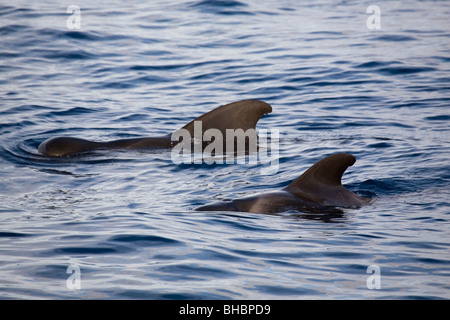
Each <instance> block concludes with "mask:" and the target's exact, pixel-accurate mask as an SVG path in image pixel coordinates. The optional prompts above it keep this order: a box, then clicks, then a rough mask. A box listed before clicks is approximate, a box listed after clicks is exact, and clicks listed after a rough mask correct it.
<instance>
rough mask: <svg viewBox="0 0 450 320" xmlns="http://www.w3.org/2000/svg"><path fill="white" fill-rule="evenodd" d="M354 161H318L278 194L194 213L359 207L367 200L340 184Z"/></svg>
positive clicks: (346, 156)
mask: <svg viewBox="0 0 450 320" xmlns="http://www.w3.org/2000/svg"><path fill="white" fill-rule="evenodd" d="M355 161H356V158H355V157H354V156H353V155H351V154H348V153H338V154H334V155H331V156H328V157H326V158H323V159H322V160H320V161H318V162H317V163H316V164H314V165H313V166H312V167H310V168H309V169H308V170H306V171H305V172H304V173H303V174H302V175H301V176H300V177H298V178H297V179H296V180H295V181H294V182H292V183H291V184H290V185H288V186H287V187H286V188H284V189H282V190H280V191H275V192H268V193H262V194H257V195H253V196H249V197H245V198H240V199H235V200H233V201H229V202H217V203H213V204H210V205H205V206H202V207H199V208H197V209H196V210H197V211H241V212H253V213H278V212H283V211H288V210H297V211H300V212H314V211H317V210H318V209H325V208H334V207H360V206H362V205H364V204H366V203H368V202H369V201H370V199H368V198H363V197H360V196H358V195H356V194H355V193H353V192H351V191H350V190H348V189H346V188H345V187H344V186H342V184H341V178H342V175H343V174H344V172H345V170H346V169H347V168H348V167H349V166H352V165H353V164H354V163H355Z"/></svg>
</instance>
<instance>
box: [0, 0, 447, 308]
mask: <svg viewBox="0 0 450 320" xmlns="http://www.w3.org/2000/svg"><path fill="white" fill-rule="evenodd" d="M73 4H75V5H77V6H78V7H79V8H80V14H81V15H80V25H79V27H80V28H79V29H70V28H71V27H73V26H74V25H73V24H70V23H69V24H68V19H73V18H74V16H73V13H72V11H69V13H67V8H68V7H69V6H70V5H73ZM376 4H377V5H378V6H379V8H380V12H381V15H380V17H379V18H380V28H379V29H372V28H371V25H370V24H369V26H368V25H367V20H368V19H369V18H370V17H371V13H367V11H366V10H367V7H368V6H369V4H367V3H365V2H361V1H330V0H323V1H291V0H283V1H280V0H263V1H256V0H240V1H236V0H215V1H213V0H203V1H198V0H190V1H178V0H177V1H174V0H172V1H168V0H164V1H158V0H155V1H153V0H152V1H144V0H139V1H130V2H128V1H113V2H110V1H100V2H96V1H84V0H77V1H72V0H71V1H50V0H47V1H38V2H31V1H25V0H20V1H12V2H8V3H6V2H3V3H2V4H1V5H0V97H1V102H0V142H1V143H0V298H2V299H42V298H43V299H83V298H92V299H139V298H141V299H372V298H376V299H449V298H450V224H449V220H450V210H449V200H448V199H449V196H450V174H449V173H450V163H449V158H450V135H449V121H450V111H449V110H450V109H449V105H450V104H449V99H450V98H449V97H450V90H449V89H450V73H449V72H450V20H449V16H450V15H449V14H450V6H449V5H448V2H447V1H418V0H411V1H377V3H376ZM71 21H72V22H73V21H74V20H69V22H71ZM242 99H261V100H264V101H266V102H268V103H270V104H271V105H272V106H273V112H272V114H270V115H268V116H265V117H263V118H262V119H261V120H260V121H259V122H258V128H260V129H278V130H279V132H280V146H279V156H278V157H277V159H278V160H279V169H278V171H277V172H276V173H274V174H271V175H263V174H261V165H260V164H249V163H245V164H233V165H231V164H223V165H220V164H213V165H208V164H205V163H203V164H182V165H177V164H174V163H173V161H172V158H171V153H170V151H169V150H153V151H151V150H149V151H143V150H140V151H129V152H121V151H115V152H98V153H93V154H88V155H84V156H80V157H73V158H50V157H46V156H42V155H40V154H39V153H38V152H37V147H38V145H39V144H40V143H41V142H42V141H44V140H45V139H47V138H50V137H53V136H61V135H62V136H76V137H83V138H88V139H92V140H99V141H106V140H110V139H119V138H128V137H144V136H157V135H162V134H168V133H170V132H172V131H173V130H176V129H178V128H180V127H182V126H183V125H184V124H186V123H187V122H189V121H191V120H192V119H194V118H195V117H197V116H199V115H201V114H203V113H205V112H207V111H209V110H211V109H213V108H215V107H217V106H219V105H222V104H225V103H229V102H233V101H237V100H242ZM336 152H349V153H352V154H354V155H355V156H356V157H357V162H356V163H355V165H354V166H352V167H350V168H349V169H348V170H347V172H346V174H345V175H344V179H343V183H344V185H345V186H346V187H347V188H349V189H351V190H352V191H354V192H356V193H358V194H361V195H365V196H369V197H372V198H374V200H373V201H372V202H371V204H369V205H367V206H365V207H363V208H360V209H344V210H343V211H342V213H339V214H338V213H336V214H320V213H317V214H306V213H300V212H286V213H283V214H280V215H264V214H252V213H236V212H235V213H231V212H228V213H227V212H197V211H195V210H194V209H195V208H196V207H197V206H200V205H204V204H207V203H211V202H214V201H218V200H229V199H233V198H236V197H241V196H245V195H250V194H254V193H257V192H261V191H269V190H278V189H281V188H282V187H284V186H286V185H287V184H289V183H290V182H291V181H293V180H294V179H295V178H297V177H298V176H299V175H300V174H301V173H302V172H303V171H304V170H305V169H307V168H308V167H309V166H311V165H312V164H313V163H315V162H316V161H317V160H319V159H321V158H323V157H324V156H327V155H330V154H333V153H336ZM372 265H375V266H376V267H378V270H379V271H380V273H378V274H372V273H371V272H370V270H372V269H369V273H368V268H369V266H372ZM70 266H77V267H78V268H79V270H80V275H81V278H80V284H81V288H80V289H77V288H74V287H73V286H71V285H70V283H71V282H70V281H71V280H70V279H69V278H70V277H71V275H72V274H71V272H72V271H69V273H68V270H73V269H70V268H69V267H70ZM375 276H378V277H377V278H374V277H375ZM71 279H73V278H71ZM67 280H69V283H68V282H67ZM375 280H376V281H378V284H380V288H379V289H377V288H373V286H371V285H370V284H373V283H375V282H372V281H375ZM368 282H369V283H368ZM371 288H373V289H371Z"/></svg>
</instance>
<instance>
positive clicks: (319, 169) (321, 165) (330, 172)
mask: <svg viewBox="0 0 450 320" xmlns="http://www.w3.org/2000/svg"><path fill="white" fill-rule="evenodd" d="M355 161H356V158H355V157H354V156H353V155H351V154H348V153H337V154H334V155H331V156H328V157H326V158H324V159H322V160H320V161H318V162H316V163H315V164H314V165H313V166H312V167H310V168H309V169H308V170H306V171H305V172H304V173H303V174H302V175H301V176H300V177H298V178H297V179H296V180H295V181H294V182H292V183H291V184H290V185H289V186H287V187H286V188H285V189H286V190H289V191H296V190H305V189H315V187H317V186H322V187H324V186H328V187H339V186H342V183H341V179H342V175H343V174H344V172H345V170H347V168H348V167H349V166H352V165H353V164H354V163H355Z"/></svg>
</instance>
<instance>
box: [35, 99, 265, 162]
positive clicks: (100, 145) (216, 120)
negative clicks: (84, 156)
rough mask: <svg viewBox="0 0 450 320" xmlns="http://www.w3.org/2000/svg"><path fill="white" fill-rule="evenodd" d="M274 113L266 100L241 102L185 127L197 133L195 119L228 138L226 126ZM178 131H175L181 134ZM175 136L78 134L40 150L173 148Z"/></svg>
mask: <svg viewBox="0 0 450 320" xmlns="http://www.w3.org/2000/svg"><path fill="white" fill-rule="evenodd" d="M270 112H272V107H271V106H270V105H269V104H267V103H265V102H263V101H259V100H243V101H237V102H233V103H229V104H226V105H223V106H220V107H218V108H216V109H214V110H212V111H210V112H207V113H205V114H203V115H202V116H200V117H198V118H196V119H195V120H192V121H191V122H189V123H188V124H187V125H185V126H184V127H182V128H181V129H185V130H187V131H189V133H190V134H191V135H192V136H194V122H196V121H201V123H202V131H203V132H205V131H207V130H208V129H218V130H220V132H222V134H223V136H224V137H225V136H226V135H225V131H226V129H242V130H243V131H247V130H248V129H255V127H256V123H257V122H258V120H259V119H261V117H262V116H263V115H265V114H268V113H270ZM181 129H179V130H181ZM179 130H177V131H179ZM177 131H175V132H174V133H177ZM171 137H172V133H171V134H168V135H165V136H161V137H147V138H132V139H120V140H113V141H107V142H97V141H91V140H86V139H81V138H74V137H56V138H50V139H48V140H46V141H44V142H42V143H41V144H40V145H39V147H38V151H39V152H40V153H42V154H44V155H47V156H55V157H64V156H71V155H75V154H79V153H83V152H87V151H93V150H102V149H149V148H171V147H173V146H174V145H176V144H177V142H176V141H175V142H174V141H172V140H171ZM224 142H225V141H224Z"/></svg>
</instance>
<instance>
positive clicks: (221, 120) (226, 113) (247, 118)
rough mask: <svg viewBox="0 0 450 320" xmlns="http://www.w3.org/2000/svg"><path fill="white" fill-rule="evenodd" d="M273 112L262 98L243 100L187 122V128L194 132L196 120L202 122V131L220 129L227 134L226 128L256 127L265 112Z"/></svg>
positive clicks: (244, 128)
mask: <svg viewBox="0 0 450 320" xmlns="http://www.w3.org/2000/svg"><path fill="white" fill-rule="evenodd" d="M270 112H272V107H271V106H270V105H269V104H268V103H265V102H263V101H260V100H243V101H237V102H233V103H229V104H226V105H223V106H220V107H218V108H216V109H214V110H211V111H209V112H207V113H205V114H203V115H201V116H200V117H198V118H196V119H194V120H192V121H191V122H189V123H188V124H186V125H185V126H184V127H183V128H182V129H186V130H188V131H189V132H190V134H191V135H193V134H194V122H195V121H201V122H202V131H203V132H204V131H206V130H208V129H212V128H213V129H219V130H220V131H221V132H222V133H223V134H225V132H226V129H242V130H244V131H246V130H247V129H255V127H256V123H257V122H258V120H259V119H261V117H262V116H263V115H265V114H268V113H270Z"/></svg>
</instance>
